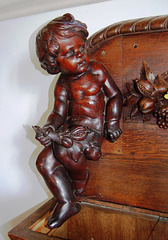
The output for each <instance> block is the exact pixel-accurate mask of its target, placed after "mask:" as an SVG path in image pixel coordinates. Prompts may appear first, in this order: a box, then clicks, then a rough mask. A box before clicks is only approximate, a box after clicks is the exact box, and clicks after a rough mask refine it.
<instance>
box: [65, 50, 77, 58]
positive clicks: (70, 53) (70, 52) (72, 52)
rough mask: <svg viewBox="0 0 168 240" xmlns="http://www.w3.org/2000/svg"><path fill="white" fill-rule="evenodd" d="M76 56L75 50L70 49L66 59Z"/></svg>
mask: <svg viewBox="0 0 168 240" xmlns="http://www.w3.org/2000/svg"><path fill="white" fill-rule="evenodd" d="M74 55H75V51H74V49H70V50H69V51H68V52H67V53H66V54H65V57H72V56H74Z"/></svg>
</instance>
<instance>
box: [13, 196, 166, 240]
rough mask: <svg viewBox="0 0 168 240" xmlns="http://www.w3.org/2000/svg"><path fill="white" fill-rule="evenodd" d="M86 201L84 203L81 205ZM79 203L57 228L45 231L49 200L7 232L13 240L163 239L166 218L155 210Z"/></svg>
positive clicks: (49, 207)
mask: <svg viewBox="0 0 168 240" xmlns="http://www.w3.org/2000/svg"><path fill="white" fill-rule="evenodd" d="M85 200H87V202H83V201H85ZM78 201H82V202H81V204H82V210H81V212H80V213H79V214H77V215H75V216H73V218H71V219H69V220H67V221H66V222H65V223H64V224H63V225H62V226H61V227H60V228H55V229H52V230H51V229H49V228H46V226H45V223H46V222H47V219H48V217H49V215H50V209H51V208H53V207H54V204H55V200H54V199H51V200H50V201H48V202H47V203H46V204H44V205H43V206H42V207H41V208H39V209H38V210H37V211H35V212H34V213H33V214H32V215H31V216H29V217H28V218H27V219H25V220H24V221H23V222H22V223H20V224H19V225H18V226H17V227H15V228H14V229H12V230H11V231H10V232H9V237H10V239H12V240H35V239H39V240H47V239H53V240H54V239H64V240H70V239H71V240H83V239H86V240H89V239H96V240H102V239H107V240H111V239H113V240H128V239H129V240H135V239H136V240H147V239H149V240H165V239H167V231H168V224H167V219H166V218H163V216H162V214H161V213H159V212H156V211H149V210H145V209H141V210H140V209H137V208H132V207H127V206H124V205H117V204H112V203H107V202H99V201H92V200H88V199H82V198H80V199H79V198H78Z"/></svg>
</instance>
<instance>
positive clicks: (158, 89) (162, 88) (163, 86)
mask: <svg viewBox="0 0 168 240" xmlns="http://www.w3.org/2000/svg"><path fill="white" fill-rule="evenodd" d="M153 87H154V92H153V93H152V96H153V97H156V98H160V97H161V96H162V95H163V94H164V93H165V92H166V91H167V83H166V81H165V80H164V79H163V78H161V76H160V75H158V76H157V78H156V79H155V81H154V84H153Z"/></svg>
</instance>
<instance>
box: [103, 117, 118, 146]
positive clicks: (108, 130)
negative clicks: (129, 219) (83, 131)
mask: <svg viewBox="0 0 168 240" xmlns="http://www.w3.org/2000/svg"><path fill="white" fill-rule="evenodd" d="M121 133H122V130H121V129H120V127H119V123H118V121H110V122H106V123H105V125H104V136H105V138H106V139H107V140H108V141H110V142H115V141H116V140H117V139H118V138H119V137H120V135H121Z"/></svg>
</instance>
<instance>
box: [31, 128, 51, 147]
mask: <svg viewBox="0 0 168 240" xmlns="http://www.w3.org/2000/svg"><path fill="white" fill-rule="evenodd" d="M33 129H34V131H35V132H36V136H35V138H36V139H37V140H38V141H39V142H40V143H41V144H42V145H43V146H45V147H48V146H50V145H51V143H52V139H51V138H50V137H49V136H48V135H49V133H51V132H52V131H53V129H52V128H51V127H43V128H40V127H39V126H33Z"/></svg>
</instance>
